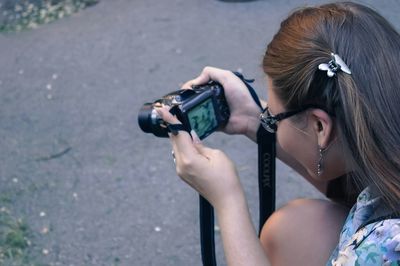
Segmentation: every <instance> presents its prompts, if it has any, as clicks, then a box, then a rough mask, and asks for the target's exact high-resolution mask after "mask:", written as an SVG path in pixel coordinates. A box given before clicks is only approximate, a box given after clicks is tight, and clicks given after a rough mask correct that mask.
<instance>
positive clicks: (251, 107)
mask: <svg viewBox="0 0 400 266" xmlns="http://www.w3.org/2000/svg"><path fill="white" fill-rule="evenodd" d="M210 80H214V81H217V82H219V83H220V84H221V85H222V86H223V87H224V92H225V98H226V100H227V102H228V105H229V109H230V112H231V115H230V118H229V121H228V124H227V125H226V126H225V127H224V129H223V130H222V131H223V132H225V133H227V134H243V135H246V136H247V137H249V138H250V139H252V140H253V141H256V134H257V129H258V126H259V124H260V121H259V114H260V107H258V105H257V104H256V103H255V102H254V100H253V98H252V97H251V95H250V92H249V90H248V89H247V87H246V85H245V84H244V83H243V81H242V80H241V79H240V78H238V77H237V76H236V75H235V74H233V73H232V72H231V71H228V70H224V69H219V68H214V67H205V68H204V69H203V71H202V72H201V74H200V75H199V76H198V77H197V78H195V79H192V80H190V81H188V82H186V83H185V84H184V85H183V86H182V88H183V89H190V88H192V86H194V85H201V84H205V83H207V82H209V81H210Z"/></svg>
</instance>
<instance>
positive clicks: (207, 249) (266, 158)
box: [200, 72, 276, 266]
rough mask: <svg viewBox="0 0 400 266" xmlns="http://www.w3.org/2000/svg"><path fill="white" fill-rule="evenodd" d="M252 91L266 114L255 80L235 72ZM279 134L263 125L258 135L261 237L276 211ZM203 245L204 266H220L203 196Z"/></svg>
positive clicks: (208, 207) (211, 217)
mask: <svg viewBox="0 0 400 266" xmlns="http://www.w3.org/2000/svg"><path fill="white" fill-rule="evenodd" d="M233 73H234V74H235V75H236V76H237V77H238V78H240V79H241V80H242V81H243V83H244V84H245V85H246V87H247V89H248V90H249V92H250V94H251V96H252V98H253V100H254V102H255V103H256V104H257V105H258V106H259V107H260V112H261V111H262V110H263V108H262V105H261V102H260V99H259V98H258V96H257V93H256V92H255V90H254V89H253V87H251V86H250V84H249V83H252V82H254V80H249V79H245V78H244V77H243V75H242V74H241V73H239V72H233ZM275 138H276V136H275V134H274V133H270V132H268V131H267V130H265V129H264V127H263V126H261V125H260V127H259V128H258V131H257V144H258V189H259V212H260V215H259V234H261V229H262V227H263V225H264V223H265V222H266V220H267V219H268V217H269V216H270V215H271V214H272V213H273V212H274V211H275V166H276V165H275V155H276V146H275ZM200 242H201V257H202V261H203V265H204V266H216V265H217V263H216V257H215V242H214V209H213V207H212V205H211V204H210V203H209V202H208V201H207V200H206V199H205V198H203V197H202V196H200Z"/></svg>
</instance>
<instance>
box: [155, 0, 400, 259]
mask: <svg viewBox="0 0 400 266" xmlns="http://www.w3.org/2000/svg"><path fill="white" fill-rule="evenodd" d="M399 48H400V35H399V34H398V33H397V32H396V31H395V30H394V28H393V27H392V26H391V25H390V24H389V23H388V22H387V21H386V20H385V19H384V18H383V17H382V16H380V15H379V14H377V13H376V12H375V11H373V10H371V9H370V8H367V7H365V6H362V5H359V4H355V3H351V2H342V3H334V4H327V5H322V6H319V7H314V8H304V9H300V10H297V11H295V12H294V13H293V14H291V15H290V16H289V17H288V18H287V19H286V20H285V21H283V22H282V24H281V28H280V30H279V31H278V33H277V34H276V35H275V36H274V38H273V40H272V41H271V43H270V44H269V45H268V48H267V51H266V53H265V56H264V60H263V67H264V71H265V73H266V74H267V80H268V96H269V97H268V103H263V104H264V107H266V108H265V111H264V112H263V114H262V115H261V121H260V114H259V108H258V107H257V105H256V104H255V103H254V101H253V100H252V98H251V96H250V94H249V93H248V91H247V89H246V87H245V86H244V84H243V83H242V82H241V80H240V79H239V78H237V77H236V76H235V75H233V74H232V73H231V72H229V71H225V70H221V69H216V68H210V67H207V68H205V69H204V70H203V72H202V73H201V74H200V76H199V77H197V78H196V79H194V80H191V81H189V82H187V83H186V84H185V85H184V87H185V88H190V86H192V85H198V84H203V83H206V82H208V81H209V80H216V81H218V82H220V83H221V84H222V85H223V87H224V89H225V94H226V97H227V101H228V103H229V105H230V108H231V118H230V120H229V123H228V125H227V126H226V128H225V129H224V131H225V132H226V133H228V134H245V135H246V136H248V137H249V138H251V139H252V140H254V141H256V132H257V129H258V127H259V126H260V122H261V125H262V126H264V127H265V128H267V129H268V130H272V131H275V132H276V134H277V143H276V145H277V156H278V158H279V159H281V160H282V161H283V162H285V163H287V164H288V165H289V166H291V167H292V168H293V169H295V170H296V171H297V172H299V173H300V174H301V175H302V176H304V178H306V179H307V180H308V181H310V182H311V183H312V184H313V185H314V186H315V187H317V188H318V189H319V190H320V191H322V192H323V193H325V194H327V193H328V190H329V184H331V183H333V182H334V181H335V180H338V179H339V178H341V179H342V180H343V179H345V180H348V181H349V182H348V183H349V184H348V186H347V188H348V189H349V192H350V193H351V192H354V191H358V192H359V191H362V192H361V193H360V194H359V196H358V199H357V202H356V204H355V205H354V206H353V207H352V209H351V210H350V212H349V210H348V209H347V207H346V206H345V204H343V201H339V202H341V203H335V202H333V201H320V200H296V201H294V202H291V203H289V204H288V205H287V206H285V207H283V208H281V209H279V210H278V211H276V212H275V213H274V214H273V215H272V216H271V217H270V218H269V219H268V221H267V222H266V224H265V225H264V227H263V230H262V233H261V237H260V239H258V237H257V234H256V232H255V230H254V228H253V225H252V223H251V220H250V216H249V213H248V208H247V203H246V199H245V196H244V193H243V188H242V186H241V184H240V181H239V178H238V175H237V172H236V170H235V166H234V165H233V163H232V162H231V161H230V160H229V159H228V158H227V157H226V156H225V155H224V153H222V152H221V151H218V150H213V149H210V148H207V147H204V146H203V145H202V144H201V143H200V141H199V140H197V139H196V138H194V140H192V139H191V138H190V136H189V134H187V133H186V132H180V133H179V134H178V135H171V136H170V139H171V142H172V146H173V150H174V153H175V157H176V169H177V172H178V175H179V176H180V177H181V178H182V179H183V180H184V181H186V182H187V183H188V184H189V185H190V186H192V187H193V188H194V189H196V190H197V191H198V192H199V193H201V194H202V195H203V196H204V197H205V198H207V199H208V200H209V202H210V203H211V204H212V205H213V206H214V208H215V211H216V214H217V217H218V220H219V224H220V227H221V234H222V240H223V245H224V251H225V255H226V258H227V261H228V264H229V265H266V264H267V263H268V261H269V262H270V264H271V265H308V266H309V265H325V264H326V265H397V264H396V263H397V262H400V219H399V218H398V212H399V210H400V208H399V206H398V202H399V198H400V178H399V177H400V156H399V150H400V149H399V147H400V115H399V113H398V110H397V108H398V103H399V102H400V90H399V89H400V88H399V87H400V80H399V73H400V64H399V62H400V49H399ZM288 111H291V112H292V111H294V112H292V113H291V115H290V116H287V115H286V116H285V115H282V114H287V113H286V112H288ZM159 113H160V115H161V116H162V117H163V119H164V120H165V121H166V122H167V123H171V124H176V123H179V121H178V120H177V119H176V118H175V117H174V116H172V115H171V114H170V113H169V112H168V110H166V109H165V108H163V109H160V110H159ZM281 116H283V117H285V118H284V119H281V120H280V121H274V119H271V117H272V118H274V117H275V118H276V117H281ZM278 120H279V119H278ZM221 173H223V174H221ZM350 184H352V185H350ZM346 216H347V219H346V220H345V217H346Z"/></svg>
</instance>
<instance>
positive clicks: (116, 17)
mask: <svg viewBox="0 0 400 266" xmlns="http://www.w3.org/2000/svg"><path fill="white" fill-rule="evenodd" d="M321 2H322V1H295V0H285V1H272V0H269V1H268V0H264V1H263V0H259V1H254V2H249V3H224V2H219V1H215V0H169V1H157V0H135V1H129V0H115V1H110V0H109V1H107V0H103V1H101V2H100V3H99V4H97V5H95V6H93V7H91V8H88V9H85V10H83V11H81V12H79V13H77V14H74V15H72V16H70V17H67V18H64V19H62V20H58V21H56V22H53V23H50V24H48V25H43V26H40V27H39V28H37V29H35V30H31V31H23V32H20V33H9V34H3V35H1V36H0V58H1V65H0V151H1V152H0V211H1V210H3V211H4V210H7V211H8V212H11V213H12V215H13V216H15V217H20V218H21V219H23V220H24V221H25V222H26V223H27V225H28V226H29V228H30V229H31V230H32V236H30V240H31V246H30V249H31V255H32V258H33V259H32V261H33V262H34V263H36V264H38V265H39V264H40V265H201V259H200V246H199V235H198V207H197V204H198V203H197V200H198V197H197V195H196V193H194V192H193V191H192V190H191V189H190V188H188V187H187V186H186V185H185V184H184V183H183V182H181V181H180V180H179V179H178V178H177V177H176V174H175V171H174V165H173V162H172V158H171V155H170V149H171V148H170V145H169V141H168V140H166V139H159V138H156V137H154V136H152V135H148V134H144V133H142V132H141V131H140V129H139V128H138V126H137V120H136V119H137V113H138V110H139V108H140V107H141V106H142V104H143V103H145V102H148V101H153V100H154V99H157V98H158V97H160V96H161V95H163V94H165V93H167V92H170V91H172V90H175V89H177V88H178V87H179V85H180V84H181V83H182V82H184V81H186V80H188V79H190V78H193V77H195V76H196V75H197V74H198V73H199V72H200V71H201V69H202V68H203V67H204V66H206V65H213V66H217V67H221V68H227V69H232V70H238V69H240V70H242V71H243V73H244V74H245V75H246V76H247V77H254V78H256V84H255V87H256V88H257V91H258V93H259V94H260V95H261V96H263V97H265V96H266V95H265V84H264V82H263V74H262V70H261V68H260V64H261V58H262V55H263V53H264V49H265V47H266V44H267V43H268V41H269V40H271V38H272V36H273V34H274V32H275V31H276V30H277V29H278V26H279V23H280V21H281V20H282V19H283V18H285V17H286V16H287V14H288V12H289V11H290V10H292V9H293V8H295V7H297V6H303V5H305V4H315V3H321ZM364 3H368V4H371V5H372V6H374V7H375V8H377V9H378V10H379V11H381V13H383V14H384V16H385V17H387V18H388V19H389V20H390V21H391V22H392V23H394V24H395V25H396V26H397V28H398V29H399V28H400V19H399V17H398V14H399V12H400V3H399V2H398V1H397V0H386V1H364ZM206 143H207V145H209V146H212V147H217V148H221V149H223V150H224V151H226V152H227V153H228V154H229V156H230V157H231V158H232V159H233V160H234V161H235V162H236V163H237V167H238V169H239V172H240V175H241V179H242V181H243V183H244V186H245V189H246V193H247V195H248V198H249V204H250V206H251V212H252V214H253V217H254V220H255V221H256V218H257V163H256V159H257V155H256V146H255V145H254V144H253V143H251V142H250V141H249V140H247V139H246V138H244V137H241V136H226V135H222V134H214V135H212V136H210V137H209V138H208V139H207V140H206ZM277 179H278V188H277V189H278V192H277V202H278V205H279V206H281V205H282V204H284V203H285V202H287V201H289V200H290V199H293V198H297V197H320V195H319V194H318V193H317V192H316V191H315V190H313V189H312V188H311V187H310V186H309V185H308V184H306V183H305V182H304V181H302V180H301V178H299V177H298V176H297V175H296V174H295V173H293V172H292V171H291V170H290V169H288V168H286V167H285V166H283V165H282V164H278V177H277ZM1 208H3V209H1ZM217 236H218V234H217ZM217 242H218V246H217V255H218V262H219V265H225V262H224V261H223V255H222V250H221V245H220V240H219V238H217Z"/></svg>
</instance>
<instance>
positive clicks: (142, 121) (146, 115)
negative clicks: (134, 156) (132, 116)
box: [138, 103, 168, 137]
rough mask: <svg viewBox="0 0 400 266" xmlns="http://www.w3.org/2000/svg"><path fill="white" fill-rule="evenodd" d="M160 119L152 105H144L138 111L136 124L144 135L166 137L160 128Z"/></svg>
mask: <svg viewBox="0 0 400 266" xmlns="http://www.w3.org/2000/svg"><path fill="white" fill-rule="evenodd" d="M160 121H161V119H160V117H159V116H158V114H157V112H156V110H155V109H154V104H153V103H145V104H144V105H143V106H142V108H140V110H139V115H138V123H139V127H140V129H142V130H143V131H144V132H146V133H153V134H154V135H155V136H157V137H168V132H167V130H166V129H165V128H163V127H161V126H160Z"/></svg>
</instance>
